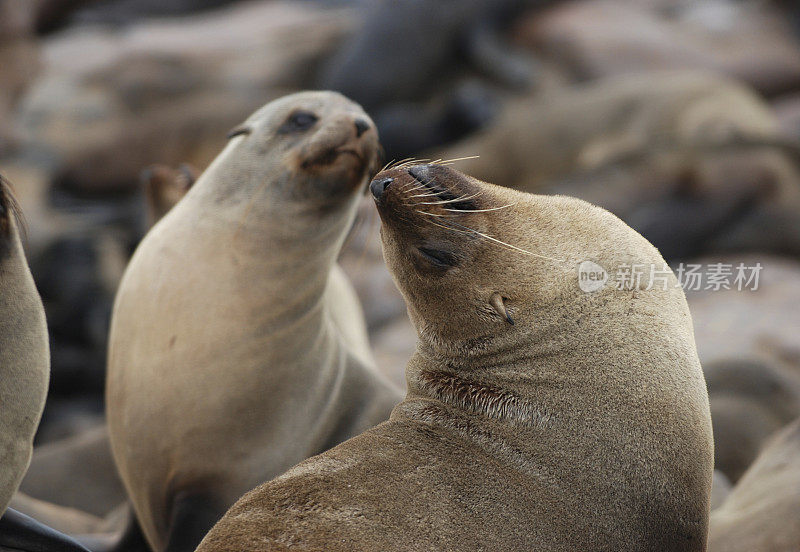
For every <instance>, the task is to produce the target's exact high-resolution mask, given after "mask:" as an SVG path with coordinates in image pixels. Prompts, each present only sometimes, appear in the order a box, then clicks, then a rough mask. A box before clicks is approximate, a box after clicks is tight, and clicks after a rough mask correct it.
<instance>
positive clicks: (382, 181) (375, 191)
mask: <svg viewBox="0 0 800 552" xmlns="http://www.w3.org/2000/svg"><path fill="white" fill-rule="evenodd" d="M392 182H394V178H378V179H375V180H373V181H372V183H371V184H370V185H369V191H370V192H372V197H374V198H375V199H380V198H381V196H382V195H383V192H385V191H386V188H388V187H389V184H391V183H392Z"/></svg>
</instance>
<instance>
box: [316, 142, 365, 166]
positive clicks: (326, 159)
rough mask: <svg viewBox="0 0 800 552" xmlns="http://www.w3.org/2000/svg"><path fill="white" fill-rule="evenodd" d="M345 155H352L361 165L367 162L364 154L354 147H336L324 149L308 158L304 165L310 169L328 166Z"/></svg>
mask: <svg viewBox="0 0 800 552" xmlns="http://www.w3.org/2000/svg"><path fill="white" fill-rule="evenodd" d="M344 155H350V156H352V157H354V158H355V159H356V160H357V161H358V163H359V165H360V166H361V167H364V166H366V164H367V162H366V160H365V159H364V156H363V155H362V154H361V153H359V152H358V151H356V150H355V149H353V148H349V147H336V148H330V149H327V150H325V151H323V152H322V153H321V154H320V155H317V156H315V157H312V158H311V159H306V160H305V161H303V163H302V167H303V168H304V169H310V168H314V167H326V166H330V165H333V164H334V163H335V162H336V161H338V160H339V158H340V157H342V156H344Z"/></svg>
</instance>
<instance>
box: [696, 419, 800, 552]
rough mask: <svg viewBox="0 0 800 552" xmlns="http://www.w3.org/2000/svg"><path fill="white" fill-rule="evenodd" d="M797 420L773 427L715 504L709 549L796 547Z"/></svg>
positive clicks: (799, 486)
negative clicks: (776, 429) (764, 443)
mask: <svg viewBox="0 0 800 552" xmlns="http://www.w3.org/2000/svg"><path fill="white" fill-rule="evenodd" d="M798 519H800V419H798V420H796V421H794V422H792V423H791V424H789V425H787V426H786V427H785V428H784V429H782V430H781V431H779V432H778V433H777V434H776V435H775V436H774V437H773V438H772V439H770V441H769V443H768V444H767V446H766V447H765V448H764V450H763V451H762V452H761V454H760V455H759V456H758V458H757V459H756V461H755V462H754V463H753V465H752V466H750V468H749V469H748V470H747V471H746V472H745V474H744V476H742V479H741V480H740V481H739V483H737V484H736V486H735V487H734V488H733V490H732V491H731V493H730V495H728V498H727V499H726V500H725V502H724V503H723V504H722V506H721V507H720V508H718V509H717V510H715V511H714V512H713V513H712V514H711V521H710V528H709V538H708V550H709V551H710V552H752V551H756V550H758V551H769V552H794V551H796V550H797V549H798V545H800V523H798Z"/></svg>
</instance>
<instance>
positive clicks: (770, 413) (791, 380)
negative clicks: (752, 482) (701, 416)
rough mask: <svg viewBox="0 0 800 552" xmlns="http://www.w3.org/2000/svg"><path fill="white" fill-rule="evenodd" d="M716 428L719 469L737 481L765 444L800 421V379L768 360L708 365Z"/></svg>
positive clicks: (715, 447) (716, 458)
mask: <svg viewBox="0 0 800 552" xmlns="http://www.w3.org/2000/svg"><path fill="white" fill-rule="evenodd" d="M703 372H704V374H705V377H706V383H707V385H708V395H709V401H710V404H711V420H712V421H713V427H714V467H715V468H716V469H718V470H720V471H722V472H723V473H724V474H725V475H726V476H728V478H729V479H730V480H731V481H732V482H734V483H735V482H736V481H738V480H739V478H740V477H741V476H742V474H743V473H744V472H745V470H747V468H748V467H749V466H750V465H751V464H752V463H753V461H754V460H755V459H756V457H757V456H758V453H759V452H760V451H761V449H762V448H763V446H764V443H765V442H766V441H767V440H768V439H769V438H770V437H771V436H772V435H773V434H774V433H775V432H776V431H778V430H779V429H780V428H782V427H784V426H785V425H786V424H788V423H789V422H791V421H792V420H794V419H795V418H797V417H798V416H800V375H799V374H797V372H796V371H795V370H793V369H792V368H786V367H783V366H781V365H780V364H778V363H777V362H775V361H770V360H767V359H766V358H754V357H753V358H738V359H729V360H717V361H714V362H709V363H707V364H705V366H703Z"/></svg>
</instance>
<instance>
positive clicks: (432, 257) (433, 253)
mask: <svg viewBox="0 0 800 552" xmlns="http://www.w3.org/2000/svg"><path fill="white" fill-rule="evenodd" d="M419 252H420V254H422V257H423V258H424V259H425V260H426V261H428V262H429V263H431V264H432V265H434V266H436V267H439V268H450V267H453V266H456V265H458V257H456V256H455V255H453V254H452V253H450V252H449V251H442V250H441V249H431V248H429V247H420V248H419Z"/></svg>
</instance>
